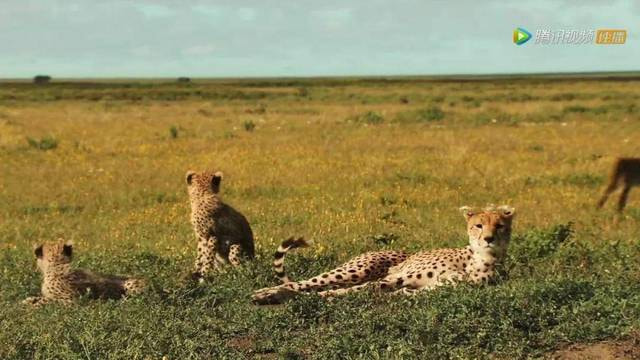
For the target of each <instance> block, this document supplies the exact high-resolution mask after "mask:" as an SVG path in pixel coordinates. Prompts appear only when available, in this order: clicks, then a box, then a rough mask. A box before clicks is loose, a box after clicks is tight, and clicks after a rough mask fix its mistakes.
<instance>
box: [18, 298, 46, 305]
mask: <svg viewBox="0 0 640 360" xmlns="http://www.w3.org/2000/svg"><path fill="white" fill-rule="evenodd" d="M21 303H22V305H27V306H40V305H42V297H40V296H29V297H28V298H26V299H24V300H22V302H21Z"/></svg>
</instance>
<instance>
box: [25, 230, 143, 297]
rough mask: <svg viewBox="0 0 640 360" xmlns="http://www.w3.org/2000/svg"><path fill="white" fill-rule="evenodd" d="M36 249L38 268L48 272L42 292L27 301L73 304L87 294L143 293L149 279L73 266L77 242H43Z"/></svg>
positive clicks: (113, 295) (102, 295) (111, 295)
mask: <svg viewBox="0 0 640 360" xmlns="http://www.w3.org/2000/svg"><path fill="white" fill-rule="evenodd" d="M34 253H35V256H36V259H37V263H38V269H40V271H41V272H42V274H43V275H44V279H43V281H42V287H41V296H34V297H28V298H26V299H25V300H23V301H22V303H23V304H27V305H33V306H40V305H44V304H46V303H50V302H61V303H64V304H69V303H71V302H73V300H74V299H75V298H77V297H79V296H81V295H85V294H86V295H88V296H90V297H92V298H101V299H118V298H122V297H124V296H127V295H133V294H137V293H140V292H142V290H143V289H144V288H145V282H144V281H143V280H140V279H134V278H129V277H121V276H113V275H100V274H94V273H91V272H89V271H85V270H72V269H71V258H72V255H73V246H72V244H71V243H69V242H66V243H62V242H61V243H57V244H44V245H39V246H37V247H35V249H34Z"/></svg>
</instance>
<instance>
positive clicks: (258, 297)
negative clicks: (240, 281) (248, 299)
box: [252, 286, 299, 305]
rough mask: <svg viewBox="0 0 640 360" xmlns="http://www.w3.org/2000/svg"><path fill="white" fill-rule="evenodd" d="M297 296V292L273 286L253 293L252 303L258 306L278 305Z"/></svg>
mask: <svg viewBox="0 0 640 360" xmlns="http://www.w3.org/2000/svg"><path fill="white" fill-rule="evenodd" d="M297 294H299V292H298V291H296V290H293V289H291V288H289V287H285V286H274V287H268V288H264V289H260V290H256V291H255V292H254V293H253V296H252V299H253V302H254V303H256V304H258V305H269V304H280V303H282V302H283V301H285V300H288V299H290V298H292V297H294V296H296V295H297Z"/></svg>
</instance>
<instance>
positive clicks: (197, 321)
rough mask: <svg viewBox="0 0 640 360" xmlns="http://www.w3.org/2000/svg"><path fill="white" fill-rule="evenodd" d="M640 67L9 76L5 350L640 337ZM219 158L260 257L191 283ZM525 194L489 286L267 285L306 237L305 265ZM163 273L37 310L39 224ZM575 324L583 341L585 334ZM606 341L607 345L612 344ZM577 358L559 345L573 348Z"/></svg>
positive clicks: (506, 349) (429, 237) (0, 109)
mask: <svg viewBox="0 0 640 360" xmlns="http://www.w3.org/2000/svg"><path fill="white" fill-rule="evenodd" d="M639 139H640V78H637V77H603V78H588V77H585V78H580V77H574V78H554V77H550V78H544V77H539V78H538V77H522V78H516V77H514V78H508V77H507V78H483V79H445V78H390V79H374V78H371V79H271V80H268V79H267V80H216V81H208V80H207V81H205V80H197V79H196V80H194V81H193V82H191V83H183V84H179V83H176V82H175V81H171V80H153V81H152V80H148V81H147V80H139V81H126V80H122V81H88V80H87V81H78V82H65V81H59V82H56V81H54V82H52V83H50V84H42V85H35V84H30V83H24V82H2V83H0V358H2V359H32V358H33V359H79V358H83V359H102V358H112V359H160V358H163V357H165V356H166V358H168V359H241V358H247V359H250V358H267V359H269V358H287V359H298V358H300V359H306V358H309V359H333V358H346V359H355V358H366V359H377V358H379V359H387V358H390V359H396V358H424V359H447V358H455V359H476V358H497V359H519V358H538V357H549V356H556V355H554V354H558V353H557V351H558V350H562V349H566V348H570V347H571V346H575V344H581V345H588V344H602V342H603V341H604V342H606V343H608V344H617V345H619V346H618V347H617V348H615V349H617V350H615V349H614V350H615V351H619V353H617V355H616V356H628V357H629V358H633V357H634V356H640V355H639V352H638V343H640V239H639V235H640V227H639V225H640V189H636V190H635V191H633V190H632V192H631V196H630V199H629V204H628V206H627V208H626V209H625V211H624V213H622V214H621V215H617V214H616V212H615V211H614V207H615V204H614V203H615V197H614V199H612V200H610V202H609V203H608V204H607V206H606V207H605V208H604V209H603V210H600V211H597V210H596V209H595V203H596V201H597V199H598V197H599V195H600V193H601V192H602V190H603V187H604V186H605V184H606V181H607V176H608V172H609V170H610V168H611V166H612V163H613V160H614V158H615V157H618V156H636V157H637V156H640V142H639V141H638V140H639ZM204 169H212V170H220V171H222V172H223V173H224V179H223V181H222V186H221V194H222V197H223V199H225V200H226V202H228V203H229V204H231V205H233V206H234V207H235V208H237V209H238V210H240V211H242V212H243V213H244V214H245V215H246V217H247V218H248V219H249V222H250V223H251V226H252V228H253V231H254V234H255V238H256V250H257V258H256V260H255V261H254V262H252V263H249V264H247V265H246V266H243V267H241V268H237V269H227V270H226V271H224V272H222V273H219V274H216V275H214V276H212V277H211V278H210V279H209V281H208V282H206V283H205V284H202V285H198V284H196V283H193V282H190V281H189V280H188V274H189V272H190V271H191V269H192V267H193V261H194V258H195V252H196V241H195V237H194V235H193V231H192V229H191V225H190V223H189V211H190V208H189V204H188V198H187V190H186V183H185V179H184V176H185V173H186V171H187V170H204ZM489 203H494V204H498V205H499V204H509V205H512V206H514V207H515V208H516V215H515V216H516V218H515V221H514V232H513V236H512V240H511V245H510V248H509V253H508V259H507V263H506V265H505V266H506V268H507V269H506V270H507V271H508V276H505V277H503V278H502V279H500V280H499V281H498V283H497V284H495V285H491V286H479V287H476V286H467V285H459V286H456V287H443V288H441V289H438V290H436V291H431V292H424V293H421V294H419V295H417V296H410V297H406V296H400V295H391V294H378V293H374V292H363V293H357V294H352V295H349V296H345V297H341V298H336V299H333V300H331V301H327V300H326V299H321V298H319V297H317V296H314V295H308V296H300V297H298V298H296V299H294V300H291V301H289V302H287V303H285V304H283V305H278V306H262V307H260V306H256V305H253V304H252V303H251V294H252V291H253V290H256V289H259V288H262V287H265V286H270V285H275V284H276V279H275V277H274V275H273V271H272V269H271V265H270V263H271V260H272V255H273V252H274V250H275V249H276V247H277V245H278V244H279V243H280V242H281V241H282V240H284V239H285V238H287V237H289V236H304V237H306V238H307V239H310V240H312V241H313V246H312V247H310V248H308V249H300V250H297V251H296V252H295V253H290V254H289V256H288V257H287V260H286V266H287V269H288V272H289V273H290V276H291V277H293V278H295V279H302V278H305V277H309V276H311V275H315V274H317V273H319V272H321V271H323V270H327V269H330V268H332V267H335V266H337V265H339V264H340V263H342V262H344V261H346V260H348V259H349V258H351V257H353V256H356V255H358V254H360V253H362V252H365V251H371V250H379V249H405V250H408V251H418V250H427V249H432V248H438V247H459V246H464V245H465V244H466V243H467V239H466V231H465V221H464V219H463V217H462V216H461V214H460V213H459V212H458V208H459V207H460V206H463V205H475V206H484V205H487V204H489ZM59 238H62V239H65V240H72V241H73V242H74V251H75V253H74V266H76V267H82V268H87V269H91V270H93V271H96V272H102V273H114V274H131V275H137V276H142V277H145V278H146V279H148V281H149V283H150V289H149V290H148V291H147V292H146V293H145V294H143V295H141V296H138V297H132V298H129V299H126V300H124V301H106V300H105V301H94V300H89V299H86V298H82V299H80V300H79V301H78V302H77V304H76V305H73V306H61V305H49V306H45V307H42V308H39V309H30V308H28V307H25V306H23V305H21V304H20V301H21V300H22V299H24V298H26V297H27V296H34V295H37V294H38V292H39V285H40V281H41V280H40V275H39V273H38V272H37V270H36V265H35V257H34V256H33V251H32V245H33V244H34V243H40V242H47V241H55V240H57V239H59ZM572 344H573V345H572ZM614 350H612V351H614ZM558 356H560V355H558Z"/></svg>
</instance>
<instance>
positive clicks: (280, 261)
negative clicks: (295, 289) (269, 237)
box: [273, 237, 309, 283]
mask: <svg viewBox="0 0 640 360" xmlns="http://www.w3.org/2000/svg"><path fill="white" fill-rule="evenodd" d="M307 246H309V243H308V242H307V241H306V240H305V239H304V238H301V237H300V238H297V239H295V238H293V237H290V238H288V239H287V240H285V241H283V242H282V244H280V246H278V250H276V253H275V255H274V256H273V257H274V259H273V269H274V270H275V272H276V276H277V277H278V279H280V281H282V283H288V282H291V280H290V279H289V277H288V276H287V274H286V273H285V271H284V256H285V255H286V253H287V252H288V251H289V250H291V249H295V248H299V247H307Z"/></svg>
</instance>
